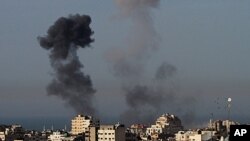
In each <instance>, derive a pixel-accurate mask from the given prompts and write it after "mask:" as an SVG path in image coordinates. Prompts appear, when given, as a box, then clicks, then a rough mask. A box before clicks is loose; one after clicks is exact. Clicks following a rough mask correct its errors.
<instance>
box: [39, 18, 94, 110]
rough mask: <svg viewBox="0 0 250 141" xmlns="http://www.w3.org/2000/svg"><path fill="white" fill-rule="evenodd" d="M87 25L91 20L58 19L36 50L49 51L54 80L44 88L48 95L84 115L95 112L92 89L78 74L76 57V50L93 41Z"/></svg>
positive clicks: (86, 77)
mask: <svg viewBox="0 0 250 141" xmlns="http://www.w3.org/2000/svg"><path fill="white" fill-rule="evenodd" d="M90 23H91V18H90V17H89V16H87V15H79V14H77V15H70V16H69V17H68V18H65V17H61V18H59V19H58V20H57V21H56V22H55V23H54V25H52V26H51V27H50V28H49V30H48V31H47V35H46V36H45V37H38V40H39V43H40V46H41V47H42V48H44V49H47V50H50V56H49V57H50V62H51V66H52V68H53V69H54V78H53V80H52V82H51V83H50V84H49V85H48V87H47V93H48V95H55V96H58V97H60V98H62V99H63V100H64V101H66V103H67V104H69V105H70V106H72V107H73V108H74V110H75V111H76V112H78V113H79V112H80V113H85V114H94V112H95V109H94V107H93V105H92V99H93V96H94V93H95V89H94V88H93V86H92V82H91V79H90V77H89V76H88V75H85V74H84V73H83V72H82V71H81V69H82V68H83V65H82V64H81V62H80V61H79V58H78V56H77V49H78V48H85V47H88V46H90V43H92V42H93V41H94V40H93V39H92V38H91V35H92V34H93V31H92V30H91V28H90V26H89V25H90Z"/></svg>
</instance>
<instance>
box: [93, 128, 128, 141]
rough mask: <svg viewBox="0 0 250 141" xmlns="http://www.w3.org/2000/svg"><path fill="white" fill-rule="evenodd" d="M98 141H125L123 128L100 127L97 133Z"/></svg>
mask: <svg viewBox="0 0 250 141" xmlns="http://www.w3.org/2000/svg"><path fill="white" fill-rule="evenodd" d="M97 136H98V141H125V126H124V125H121V124H116V125H100V128H99V130H98V133H97Z"/></svg>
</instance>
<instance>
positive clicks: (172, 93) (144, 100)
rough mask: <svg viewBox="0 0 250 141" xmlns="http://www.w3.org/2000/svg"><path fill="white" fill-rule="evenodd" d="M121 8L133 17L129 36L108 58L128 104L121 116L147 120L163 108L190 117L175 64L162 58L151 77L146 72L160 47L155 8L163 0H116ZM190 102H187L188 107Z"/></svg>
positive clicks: (137, 120) (126, 118)
mask: <svg viewBox="0 0 250 141" xmlns="http://www.w3.org/2000/svg"><path fill="white" fill-rule="evenodd" d="M115 2H116V3H117V5H118V7H119V9H120V10H121V14H120V16H121V18H122V19H127V20H129V21H131V24H132V25H131V28H130V30H131V31H130V32H129V37H128V39H127V41H126V46H125V47H124V48H122V49H112V51H109V53H108V57H109V58H108V59H109V61H110V62H111V64H112V66H113V70H114V75H115V76H116V77H117V78H118V79H120V80H121V83H122V90H123V91H124V93H125V94H124V95H125V99H126V103H127V105H128V109H127V111H125V112H124V113H123V114H122V115H121V117H122V119H123V121H124V122H126V123H131V122H144V123H148V122H151V121H153V120H154V119H155V116H157V115H160V114H162V113H161V112H174V113H176V112H177V113H178V111H181V112H182V115H183V117H182V118H189V117H191V116H192V115H193V113H192V112H188V113H186V112H183V111H182V110H180V109H182V108H180V107H182V105H185V104H184V103H182V102H183V101H182V98H180V97H178V95H177V92H176V86H175V84H174V81H173V77H174V76H175V74H176V72H177V68H176V67H175V66H174V65H171V64H169V63H166V62H163V63H162V64H161V65H160V66H159V68H157V69H156V72H155V74H154V76H153V78H152V79H150V80H149V81H148V80H145V79H147V78H148V75H147V74H146V72H147V71H146V70H147V63H148V62H149V59H150V58H151V57H152V56H153V54H154V53H155V52H156V50H157V49H158V47H159V41H160V38H159V35H158V33H157V32H156V30H155V28H154V23H153V18H152V10H153V9H156V8H158V5H159V4H160V0H115ZM187 106H188V105H186V107H187Z"/></svg>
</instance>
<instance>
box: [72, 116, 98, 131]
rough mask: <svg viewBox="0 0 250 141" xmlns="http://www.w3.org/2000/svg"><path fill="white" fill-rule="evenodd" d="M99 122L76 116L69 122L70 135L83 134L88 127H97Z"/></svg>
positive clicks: (90, 118)
mask: <svg viewBox="0 0 250 141" xmlns="http://www.w3.org/2000/svg"><path fill="white" fill-rule="evenodd" d="M98 125H99V121H98V120H94V118H93V117H91V116H83V115H77V116H76V117H75V118H74V119H72V120H71V134H72V135H78V134H82V133H85V131H86V130H87V128H88V127H89V126H98Z"/></svg>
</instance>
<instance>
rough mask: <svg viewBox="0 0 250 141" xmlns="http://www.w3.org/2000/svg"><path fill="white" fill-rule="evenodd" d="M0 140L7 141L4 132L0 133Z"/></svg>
mask: <svg viewBox="0 0 250 141" xmlns="http://www.w3.org/2000/svg"><path fill="white" fill-rule="evenodd" d="M0 139H1V140H2V141H5V133H4V132H0Z"/></svg>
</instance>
